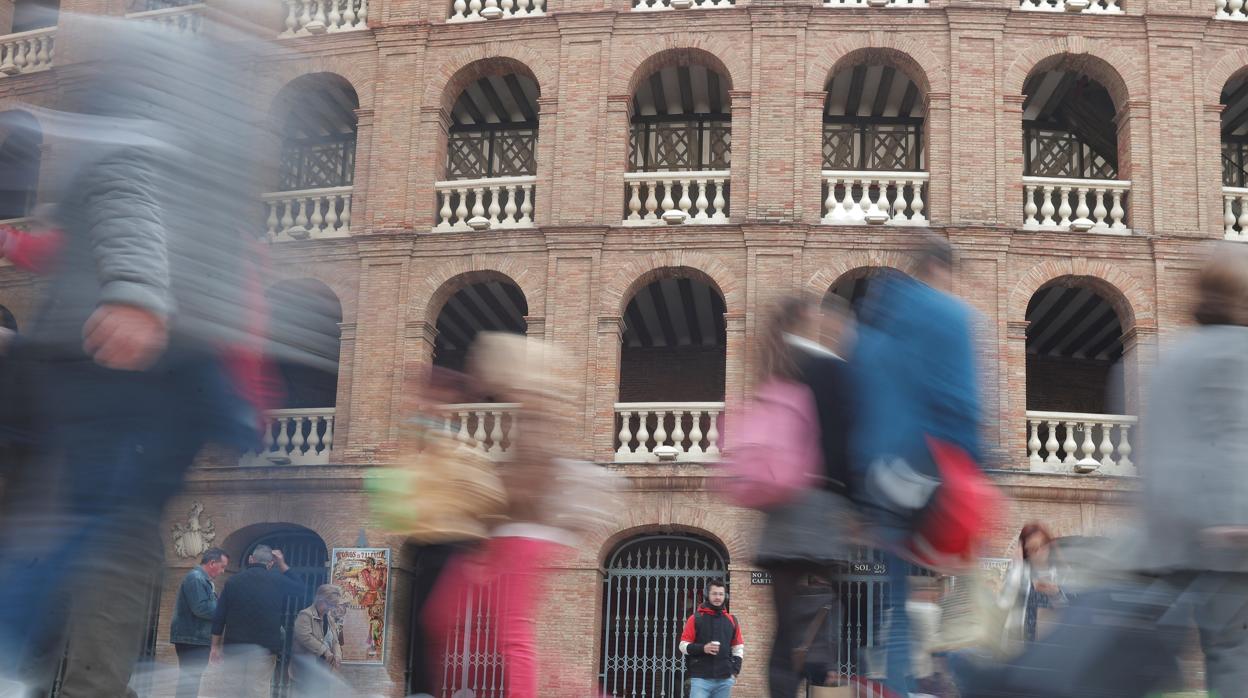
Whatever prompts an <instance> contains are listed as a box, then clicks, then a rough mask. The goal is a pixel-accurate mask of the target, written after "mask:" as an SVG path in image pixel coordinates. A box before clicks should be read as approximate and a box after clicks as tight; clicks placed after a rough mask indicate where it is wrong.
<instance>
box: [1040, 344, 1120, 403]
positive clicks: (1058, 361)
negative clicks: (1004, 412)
mask: <svg viewBox="0 0 1248 698" xmlns="http://www.w3.org/2000/svg"><path fill="white" fill-rule="evenodd" d="M1111 368H1112V363H1111V362H1109V361H1097V360H1092V359H1070V358H1064V357H1055V356H1036V355H1034V354H1028V355H1027V409H1029V410H1042V411H1045V412H1086V413H1091V414H1107V413H1108V412H1109V411H1110V405H1111V404H1114V402H1115V400H1114V399H1113V396H1114V394H1116V393H1117V392H1118V390H1119V385H1120V381H1121V378H1120V377H1118V378H1117V381H1118V382H1119V383H1118V385H1113V386H1111V383H1112V382H1114V374H1113V372H1112V371H1111Z"/></svg>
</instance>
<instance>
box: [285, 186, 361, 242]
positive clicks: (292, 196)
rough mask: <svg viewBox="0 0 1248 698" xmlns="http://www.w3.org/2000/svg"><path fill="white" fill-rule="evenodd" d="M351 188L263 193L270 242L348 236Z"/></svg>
mask: <svg viewBox="0 0 1248 698" xmlns="http://www.w3.org/2000/svg"><path fill="white" fill-rule="evenodd" d="M353 189H354V188H353V187H330V188H326V189H304V190H301V191H281V192H274V193H272V194H265V195H264V201H265V203H266V204H268V207H269V218H268V235H269V240H271V241H273V242H283V241H286V240H307V239H313V240H316V239H321V238H340V237H346V236H347V235H349V234H350V233H351V192H352V191H353Z"/></svg>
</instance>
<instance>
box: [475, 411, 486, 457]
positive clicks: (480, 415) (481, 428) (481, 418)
mask: <svg viewBox="0 0 1248 698" xmlns="http://www.w3.org/2000/svg"><path fill="white" fill-rule="evenodd" d="M473 415H474V416H475V417H476V418H477V428H476V429H475V430H474V431H473V432H472V439H473V440H474V441H476V442H477V444H478V445H479V446H481V448H485V435H486V431H485V413H484V412H482V411H480V410H478V411H476V412H474V413H473Z"/></svg>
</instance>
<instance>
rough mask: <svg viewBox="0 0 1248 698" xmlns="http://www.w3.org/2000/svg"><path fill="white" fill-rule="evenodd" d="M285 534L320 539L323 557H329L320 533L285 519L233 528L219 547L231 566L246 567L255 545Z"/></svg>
mask: <svg viewBox="0 0 1248 698" xmlns="http://www.w3.org/2000/svg"><path fill="white" fill-rule="evenodd" d="M286 534H297V535H299V536H303V537H306V538H307V539H308V540H312V538H313V537H315V539H316V540H318V541H320V544H321V548H322V550H323V553H324V559H329V552H328V550H329V549H328V547H327V546H326V545H325V541H324V539H322V538H321V536H320V534H318V533H317V532H316V531H313V530H312V529H310V528H308V527H307V526H303V525H300V524H297V523H291V522H286V521H265V522H260V523H253V524H249V525H247V526H243V527H242V528H238V529H235V530H234V531H233V532H232V533H230V535H228V536H226V537H225V540H224V541H223V542H222V543H221V549H222V550H224V551H225V552H226V554H227V555H229V556H230V560H231V561H232V562H233V564H232V565H231V567H234V568H237V569H240V570H241V569H244V568H246V566H247V556H248V555H250V554H251V551H252V550H254V549H255V547H256V546H257V545H259V544H261V543H264V542H265V541H266V540H272V539H274V538H277V537H280V536H282V535H286ZM283 552H284V551H283Z"/></svg>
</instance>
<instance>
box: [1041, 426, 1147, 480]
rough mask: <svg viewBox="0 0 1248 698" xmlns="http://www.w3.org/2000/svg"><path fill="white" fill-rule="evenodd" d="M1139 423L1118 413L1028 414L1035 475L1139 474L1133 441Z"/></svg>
mask: <svg viewBox="0 0 1248 698" xmlns="http://www.w3.org/2000/svg"><path fill="white" fill-rule="evenodd" d="M1138 422H1139V420H1138V419H1137V418H1136V417H1128V416H1123V415H1116V414H1080V413H1077V412H1033V411H1028V412H1027V456H1028V462H1029V464H1030V469H1031V471H1032V472H1042V473H1091V472H1095V473H1096V474H1097V475H1135V474H1136V469H1135V464H1134V463H1132V462H1131V453H1132V450H1133V449H1132V446H1131V439H1132V438H1134V434H1132V433H1131V432H1132V431H1133V430H1134V429H1135V427H1136V424H1138Z"/></svg>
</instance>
